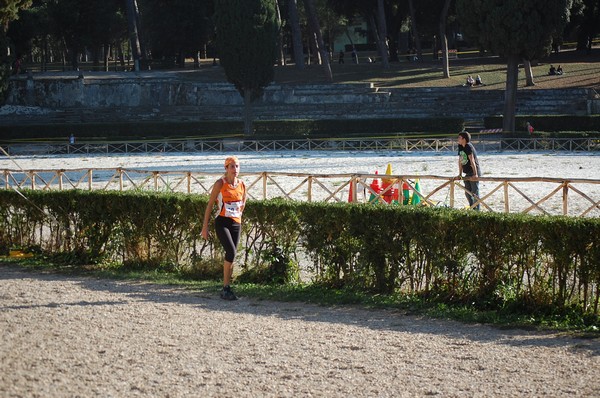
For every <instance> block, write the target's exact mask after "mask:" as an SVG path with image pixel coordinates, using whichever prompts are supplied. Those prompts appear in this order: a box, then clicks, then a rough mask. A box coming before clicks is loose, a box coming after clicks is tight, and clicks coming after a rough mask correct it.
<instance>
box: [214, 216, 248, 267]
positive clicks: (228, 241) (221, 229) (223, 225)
mask: <svg viewBox="0 0 600 398" xmlns="http://www.w3.org/2000/svg"><path fill="white" fill-rule="evenodd" d="M215 231H216V232H217V237H218V238H219V241H220V242H221V245H223V249H225V260H226V261H229V262H230V263H232V262H233V259H234V258H235V254H236V252H237V245H238V243H239V242H240V232H241V231H242V224H238V223H236V222H235V221H233V220H232V219H231V218H229V217H221V216H218V217H217V219H216V220H215Z"/></svg>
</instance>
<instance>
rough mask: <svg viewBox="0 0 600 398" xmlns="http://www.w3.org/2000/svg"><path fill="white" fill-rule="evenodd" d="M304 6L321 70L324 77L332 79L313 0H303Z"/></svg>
mask: <svg viewBox="0 0 600 398" xmlns="http://www.w3.org/2000/svg"><path fill="white" fill-rule="evenodd" d="M304 8H305V9H306V18H307V19H308V26H309V27H310V29H309V31H310V32H312V35H314V39H315V40H316V44H317V51H319V54H320V55H321V63H322V64H323V71H324V72H325V78H326V79H327V81H329V82H331V81H333V75H332V73H331V64H330V63H329V55H328V54H327V50H326V49H325V42H324V41H323V35H322V33H321V26H320V24H319V18H318V17H317V11H316V9H315V4H314V2H313V0H304Z"/></svg>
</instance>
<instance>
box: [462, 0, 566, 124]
mask: <svg viewBox="0 0 600 398" xmlns="http://www.w3.org/2000/svg"><path fill="white" fill-rule="evenodd" d="M456 7H457V13H458V15H459V19H460V22H461V26H462V27H463V29H464V33H465V35H466V36H467V37H470V38H471V39H472V40H475V41H477V40H478V41H479V43H480V44H481V45H482V46H483V48H487V49H490V50H492V51H493V52H494V53H496V54H498V55H500V56H501V57H506V59H507V68H506V90H505V100H504V115H503V116H504V117H503V121H502V128H503V130H504V132H505V133H513V132H514V131H515V106H516V98H517V83H518V72H519V69H518V67H519V61H520V60H522V59H527V60H531V59H536V58H542V57H544V56H546V55H548V54H549V53H550V51H551V49H552V38H553V36H555V35H557V34H558V33H560V32H562V30H563V28H564V26H565V24H566V23H567V21H568V20H569V9H570V7H571V0H504V1H502V0H457V4H456Z"/></svg>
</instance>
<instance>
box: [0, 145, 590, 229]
mask: <svg viewBox="0 0 600 398" xmlns="http://www.w3.org/2000/svg"><path fill="white" fill-rule="evenodd" d="M233 154H235V155H237V156H238V157H239V158H240V163H241V172H242V175H243V173H260V172H263V171H267V172H285V173H306V174H328V175H330V174H351V173H362V174H372V173H375V171H378V172H379V174H384V173H385V171H386V168H387V165H388V164H390V165H391V167H392V173H393V174H394V175H419V176H426V175H431V176H442V177H453V176H456V175H457V174H458V166H457V156H456V154H455V153H451V152H443V153H431V152H427V153H426V152H402V151H379V152H376V151H362V152H358V151H357V152H344V151H330V152H329V151H327V152H325V151H279V152H256V153H248V152H244V153H233ZM227 155H229V153H228V154H224V153H210V154H207V153H191V154H190V153H167V154H163V153H160V154H157V153H154V154H145V155H124V154H112V155H99V154H93V155H50V156H15V157H14V158H12V159H9V158H7V157H6V156H0V170H2V169H12V170H18V169H19V168H23V169H25V170H31V169H34V170H58V169H67V170H69V169H95V168H112V169H115V168H117V167H122V168H126V169H137V170H143V171H146V172H148V171H192V172H204V173H220V172H221V171H223V160H224V158H225V157H226V156H227ZM479 157H480V162H481V165H482V167H483V172H484V177H498V178H507V177H509V178H516V177H546V178H561V179H592V180H600V153H581V152H578V153H573V152H570V153H569V152H484V153H480V155H479ZM112 174H113V171H106V172H100V171H95V172H94V180H95V181H102V180H103V181H104V184H102V183H99V186H104V185H106V181H108V179H109V178H110V177H111V176H112ZM79 178H80V176H77V177H75V178H73V179H74V180H75V181H77V180H78V179H79ZM140 178H141V177H140ZM210 178H211V179H212V178H215V177H210ZM253 178H256V177H255V176H254V177H251V176H248V177H247V178H246V182H247V183H249V182H252V179H253ZM302 179H303V178H302V177H298V178H290V177H279V178H278V179H277V183H278V184H280V185H281V186H282V187H283V189H286V190H287V192H289V191H290V190H291V189H293V188H294V187H296V186H297V185H298V184H299V183H300V182H301V181H302ZM347 180H348V178H347V177H346V178H344V179H340V180H338V181H337V182H336V181H335V180H333V179H332V180H330V182H331V184H332V185H330V186H329V188H330V190H334V189H335V188H336V186H339V185H340V184H341V183H342V182H344V181H347ZM320 181H321V182H324V181H325V180H324V179H321V180H320ZM208 182H212V180H210V181H208ZM269 183H270V182H269ZM441 183H442V182H441V181H440V180H427V179H424V180H422V181H421V190H422V192H424V193H425V194H427V193H428V192H430V191H432V190H433V189H435V188H436V187H437V186H439V185H440V184H441ZM336 184H337V185H336ZM499 184H500V183H499V182H482V183H481V184H480V193H481V196H484V195H486V194H487V193H489V192H492V191H493V190H494V189H496V188H498V186H499ZM83 185H84V187H85V184H83ZM183 186H185V184H183V185H182V187H183ZM207 186H208V187H209V188H210V184H208V185H207ZM557 186H558V184H557V183H540V182H538V183H529V182H520V183H516V184H515V187H516V188H518V189H519V190H520V191H521V192H523V193H524V194H525V195H527V196H528V197H529V198H531V200H533V201H539V200H540V199H542V198H544V197H545V196H546V195H548V194H550V193H551V192H552V191H553V190H554V189H555V188H556V187H557ZM261 187H262V185H261V184H256V185H255V188H254V189H255V192H258V193H260V189H261ZM575 187H576V188H577V189H579V190H580V191H582V192H583V193H584V194H585V195H587V196H588V197H590V198H591V199H592V201H593V202H591V201H589V200H587V199H585V198H583V197H582V196H581V195H579V194H578V193H575V192H574V191H570V193H569V202H568V204H569V214H571V215H579V214H582V212H584V211H585V210H586V209H589V208H590V207H593V203H596V202H600V183H596V184H587V183H585V184H583V183H579V184H576V185H575ZM319 189H320V188H319V186H318V185H317V184H313V190H315V191H316V193H315V194H314V195H313V198H314V199H315V200H320V199H322V198H324V197H326V196H327V195H328V193H327V192H326V191H325V190H320V191H319ZM271 192H273V194H274V195H275V196H277V195H281V192H280V191H278V190H277V188H273V189H272V191H271ZM306 192H307V188H306V185H305V186H303V187H302V189H300V190H298V191H297V195H298V196H299V197H301V198H302V197H303V198H306V197H307V195H306ZM561 194H562V190H559V191H558V193H556V194H555V195H554V196H553V197H552V198H551V199H549V200H548V201H546V202H545V203H544V204H543V208H544V209H545V210H546V211H548V212H550V213H551V214H561V213H562V210H563V208H562V196H561ZM258 196H259V195H256V196H254V197H258ZM347 197H348V194H347V190H346V189H344V190H343V191H341V192H340V193H339V194H338V198H339V199H340V200H346V199H347ZM455 197H456V201H457V203H456V205H455V207H463V206H465V205H466V204H467V203H466V199H465V197H464V194H463V193H462V191H457V192H456V194H455ZM509 197H510V206H511V209H512V211H521V210H522V209H524V208H527V207H529V206H530V202H528V201H527V200H526V199H524V198H523V196H522V195H521V194H520V193H519V192H518V191H517V190H516V189H514V188H512V187H511V188H510V190H509ZM433 199H434V200H436V201H439V202H443V203H448V189H444V190H440V191H439V192H438V193H437V194H436V195H435V196H434V197H433ZM486 203H488V204H489V205H491V206H493V209H494V210H495V211H504V196H503V190H502V189H498V190H496V191H494V193H493V196H492V197H490V198H488V199H486ZM533 214H539V212H536V211H534V212H533ZM588 215H591V216H594V217H599V216H600V209H599V208H596V209H595V210H593V211H592V212H591V213H589V214H588Z"/></svg>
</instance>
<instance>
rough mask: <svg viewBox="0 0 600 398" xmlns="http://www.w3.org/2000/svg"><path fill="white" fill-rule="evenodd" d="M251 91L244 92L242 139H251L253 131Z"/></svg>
mask: <svg viewBox="0 0 600 398" xmlns="http://www.w3.org/2000/svg"><path fill="white" fill-rule="evenodd" d="M252 119H253V115H252V90H251V89H246V90H244V137H245V138H248V137H252V136H253V135H254V131H253V129H252V122H253V120H252Z"/></svg>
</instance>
